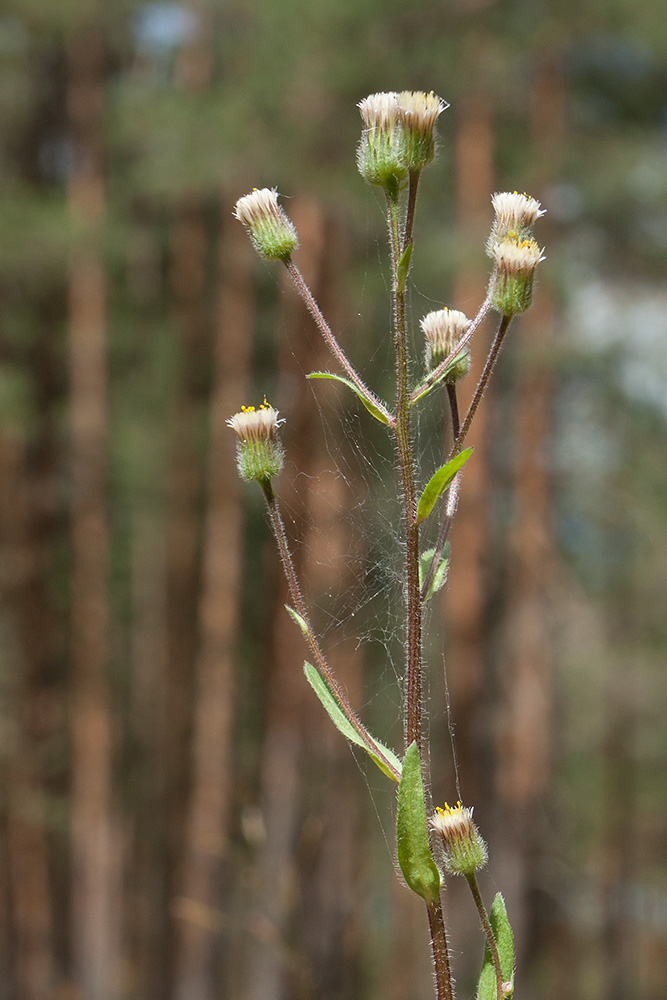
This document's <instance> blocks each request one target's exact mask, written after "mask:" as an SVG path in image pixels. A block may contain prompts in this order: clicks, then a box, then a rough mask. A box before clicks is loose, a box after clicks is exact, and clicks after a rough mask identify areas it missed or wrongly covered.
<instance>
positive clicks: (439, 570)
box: [419, 542, 450, 602]
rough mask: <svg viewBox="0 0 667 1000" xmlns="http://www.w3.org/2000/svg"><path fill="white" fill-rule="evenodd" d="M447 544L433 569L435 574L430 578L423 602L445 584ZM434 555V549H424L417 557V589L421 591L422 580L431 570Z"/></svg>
mask: <svg viewBox="0 0 667 1000" xmlns="http://www.w3.org/2000/svg"><path fill="white" fill-rule="evenodd" d="M449 551H450V546H449V542H445V547H444V549H443V552H442V555H441V556H440V562H439V563H438V565H437V566H436V568H435V572H434V573H433V576H432V577H431V583H430V585H429V588H428V591H427V592H426V595H425V596H424V602H426V601H428V600H429V599H430V598H431V597H433V595H434V594H437V592H438V591H439V590H441V589H442V588H443V587H444V585H445V584H446V583H447V572H448V570H449ZM434 555H435V549H426V551H425V552H422V553H421V555H420V556H419V589H420V590H421V589H422V587H423V586H424V580H425V579H426V576H427V574H428V571H429V569H430V568H431V563H432V562H433V556H434Z"/></svg>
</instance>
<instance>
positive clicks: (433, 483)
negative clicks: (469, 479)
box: [417, 448, 472, 524]
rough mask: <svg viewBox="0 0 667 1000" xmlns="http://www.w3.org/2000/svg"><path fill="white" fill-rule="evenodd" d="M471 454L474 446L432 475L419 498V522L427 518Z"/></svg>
mask: <svg viewBox="0 0 667 1000" xmlns="http://www.w3.org/2000/svg"><path fill="white" fill-rule="evenodd" d="M471 455H472V448H466V449H465V451H462V452H460V453H459V454H458V455H455V456H454V458H453V459H452V460H451V462H447V464H446V465H441V466H440V468H439V469H438V471H437V472H435V473H434V474H433V475H432V476H431V478H430V479H429V481H428V483H427V484H426V486H425V487H424V492H423V493H422V495H421V497H420V498H419V504H418V506H417V524H421V523H422V521H425V520H426V518H427V517H428V515H429V514H430V513H431V511H432V510H433V508H434V507H435V505H436V502H437V500H438V498H439V497H441V496H442V494H443V493H444V492H445V490H446V489H447V487H448V486H449V484H450V483H451V481H452V479H453V478H454V476H455V475H456V473H457V472H458V471H459V469H460V468H461V466H462V465H465V463H466V462H467V461H468V459H469V458H470V456H471Z"/></svg>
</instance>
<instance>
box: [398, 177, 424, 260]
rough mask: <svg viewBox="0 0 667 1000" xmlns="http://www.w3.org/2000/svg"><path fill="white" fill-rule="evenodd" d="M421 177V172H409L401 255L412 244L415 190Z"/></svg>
mask: <svg viewBox="0 0 667 1000" xmlns="http://www.w3.org/2000/svg"><path fill="white" fill-rule="evenodd" d="M420 176H421V171H419V170H411V171H410V180H409V187H408V207H407V210H406V213H405V228H404V230H403V242H402V244H401V253H403V252H404V250H405V248H406V247H407V246H408V244H409V243H412V230H413V227H414V223H415V206H416V204H417V188H418V187H419V178H420Z"/></svg>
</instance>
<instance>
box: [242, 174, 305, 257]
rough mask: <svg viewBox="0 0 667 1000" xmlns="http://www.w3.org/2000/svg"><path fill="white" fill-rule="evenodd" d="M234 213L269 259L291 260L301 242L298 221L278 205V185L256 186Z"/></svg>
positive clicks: (256, 246)
mask: <svg viewBox="0 0 667 1000" xmlns="http://www.w3.org/2000/svg"><path fill="white" fill-rule="evenodd" d="M234 215H235V216H236V218H237V219H238V220H239V222H242V223H243V225H244V226H245V227H246V229H247V230H248V233H249V234H250V239H251V240H252V244H253V246H254V247H255V249H256V250H257V252H258V253H259V254H260V255H261V256H262V257H264V258H266V260H282V261H287V260H288V259H289V257H290V256H291V254H292V251H293V250H296V248H297V247H298V245H299V238H298V236H297V234H296V229H295V228H294V224H293V223H292V221H291V220H290V219H289V218H288V216H287V214H286V213H285V211H284V210H283V209H282V208H281V207H280V205H279V204H278V192H277V191H276V189H275V188H262V189H261V190H257V188H255V190H254V191H251V193H250V194H246V195H244V196H243V198H239V200H238V201H237V202H236V207H235V209H234Z"/></svg>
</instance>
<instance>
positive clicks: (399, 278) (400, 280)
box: [396, 243, 412, 292]
mask: <svg viewBox="0 0 667 1000" xmlns="http://www.w3.org/2000/svg"><path fill="white" fill-rule="evenodd" d="M411 260H412V243H408V245H407V246H406V248H405V250H404V251H403V253H402V254H401V259H400V260H399V262H398V267H397V268H396V286H397V289H398V291H399V292H404V291H405V282H406V281H407V278H408V272H409V270H410V261H411Z"/></svg>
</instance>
